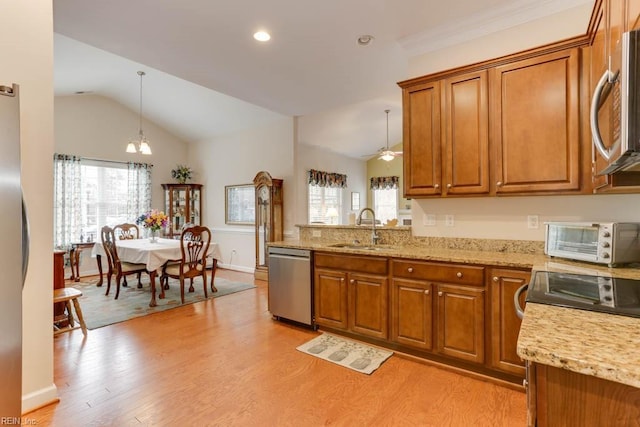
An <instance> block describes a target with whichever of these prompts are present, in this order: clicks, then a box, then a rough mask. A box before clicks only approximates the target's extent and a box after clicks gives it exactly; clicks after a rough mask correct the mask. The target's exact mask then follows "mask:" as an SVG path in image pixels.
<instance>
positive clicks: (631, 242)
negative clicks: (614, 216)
mask: <svg viewBox="0 0 640 427" xmlns="http://www.w3.org/2000/svg"><path fill="white" fill-rule="evenodd" d="M544 252H545V253H546V254H547V255H549V256H552V257H559V258H567V259H573V260H577V261H586V262H593V263H597V264H607V265H608V266H610V267H614V266H616V265H620V264H630V263H634V262H640V223H637V222H599V223H598V222H546V223H545V242H544Z"/></svg>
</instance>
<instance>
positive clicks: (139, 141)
mask: <svg viewBox="0 0 640 427" xmlns="http://www.w3.org/2000/svg"><path fill="white" fill-rule="evenodd" d="M138 75H139V76H140V114H139V120H140V125H139V127H138V137H137V138H132V139H131V140H129V144H128V145H127V153H138V152H140V153H141V154H151V147H150V146H149V141H148V140H147V137H146V136H144V132H143V131H142V76H144V75H145V72H144V71H138Z"/></svg>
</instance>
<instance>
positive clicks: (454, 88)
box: [399, 41, 586, 197]
mask: <svg viewBox="0 0 640 427" xmlns="http://www.w3.org/2000/svg"><path fill="white" fill-rule="evenodd" d="M583 44H585V45H586V41H585V42H583ZM578 45H579V43H575V42H572V43H571V48H567V49H561V48H560V47H558V46H551V47H548V48H547V49H546V50H541V51H540V52H533V53H532V52H528V53H525V54H521V55H519V56H518V55H514V56H512V57H506V58H499V59H498V60H493V61H488V62H486V63H482V64H476V65H474V66H470V67H467V68H470V69H469V70H468V71H467V70H466V69H464V68H462V69H456V70H451V71H450V72H446V73H438V74H435V75H432V78H429V77H430V76H425V77H422V78H417V79H413V80H408V81H405V82H400V83H399V85H400V86H401V87H402V88H403V110H404V111H403V113H404V115H403V120H404V129H403V130H404V139H403V141H404V142H403V143H404V146H403V149H404V152H405V156H404V174H405V180H404V183H405V188H404V191H405V196H406V197H429V196H478V195H499V194H537V193H540V194H549V193H556V192H564V193H574V192H580V191H582V190H583V187H582V186H581V182H582V176H581V173H582V170H583V169H585V167H582V165H583V160H582V158H581V150H580V148H581V139H580V135H581V133H580V48H579V47H577V46H578ZM585 166H586V164H585Z"/></svg>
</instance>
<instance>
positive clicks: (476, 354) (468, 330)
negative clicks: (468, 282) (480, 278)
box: [436, 284, 485, 363]
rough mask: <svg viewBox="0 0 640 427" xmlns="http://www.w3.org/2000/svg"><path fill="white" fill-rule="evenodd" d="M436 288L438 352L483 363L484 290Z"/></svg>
mask: <svg viewBox="0 0 640 427" xmlns="http://www.w3.org/2000/svg"><path fill="white" fill-rule="evenodd" d="M436 286H437V289H438V297H437V310H436V318H437V323H436V324H437V336H438V341H437V342H438V345H437V347H436V348H437V351H438V353H441V354H444V355H447V356H451V357H455V358H456V359H461V360H466V361H468V362H475V363H484V336H485V335H484V301H485V299H484V294H485V290H484V288H480V287H478V288H474V287H471V286H455V285H444V284H437V285H436Z"/></svg>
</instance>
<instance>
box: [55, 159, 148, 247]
mask: <svg viewBox="0 0 640 427" xmlns="http://www.w3.org/2000/svg"><path fill="white" fill-rule="evenodd" d="M152 167H153V166H152V165H150V164H143V163H132V162H130V163H121V162H111V161H102V160H89V159H82V158H80V157H77V156H70V155H65V154H56V155H54V245H55V247H56V248H60V249H66V248H69V247H70V246H71V244H72V243H76V242H92V241H96V240H99V239H100V229H101V228H102V227H103V226H105V225H110V226H114V225H116V224H121V223H125V222H126V223H133V222H135V220H136V218H137V217H138V216H139V215H140V214H142V213H143V212H146V211H147V210H149V209H150V208H151V169H152Z"/></svg>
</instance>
